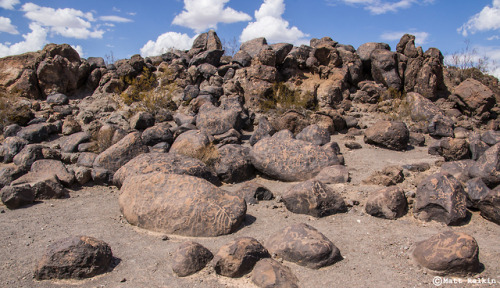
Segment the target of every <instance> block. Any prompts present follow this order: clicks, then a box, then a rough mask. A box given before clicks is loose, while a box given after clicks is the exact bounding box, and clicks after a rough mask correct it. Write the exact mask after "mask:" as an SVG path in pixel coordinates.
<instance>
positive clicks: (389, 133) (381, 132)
mask: <svg viewBox="0 0 500 288" xmlns="http://www.w3.org/2000/svg"><path fill="white" fill-rule="evenodd" d="M409 140H410V131H409V130H408V127H406V124H405V123H403V122H391V121H379V122H377V123H375V124H374V125H373V126H371V127H370V128H368V129H366V131H365V138H364V141H365V143H367V144H372V145H376V146H380V147H383V148H387V149H391V150H398V151H402V150H406V148H407V146H408V141H409Z"/></svg>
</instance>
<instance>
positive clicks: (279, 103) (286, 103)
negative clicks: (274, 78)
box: [260, 82, 317, 111]
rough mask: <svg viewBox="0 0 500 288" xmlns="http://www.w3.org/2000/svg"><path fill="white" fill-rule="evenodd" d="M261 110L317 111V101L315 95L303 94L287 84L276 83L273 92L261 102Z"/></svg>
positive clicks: (307, 92)
mask: <svg viewBox="0 0 500 288" xmlns="http://www.w3.org/2000/svg"><path fill="white" fill-rule="evenodd" d="M260 108H261V109H262V110H264V111H269V110H271V109H278V110H281V111H285V110H289V109H297V110H306V109H307V110H316V109H317V101H316V98H315V97H314V94H313V93H311V92H309V91H306V92H304V93H303V92H302V91H301V90H300V89H291V88H290V87H289V86H288V85H286V84H285V83H283V82H277V83H274V85H273V88H272V92H271V93H270V94H269V95H266V96H265V97H264V99H262V101H261V102H260Z"/></svg>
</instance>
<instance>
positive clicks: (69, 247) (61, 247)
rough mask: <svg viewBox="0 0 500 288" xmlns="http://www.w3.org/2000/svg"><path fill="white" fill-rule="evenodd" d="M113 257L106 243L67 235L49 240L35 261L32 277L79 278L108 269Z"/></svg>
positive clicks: (43, 278) (88, 276)
mask: <svg viewBox="0 0 500 288" xmlns="http://www.w3.org/2000/svg"><path fill="white" fill-rule="evenodd" d="M112 260H113V254H112V252H111V248H110V247H109V245H108V244H107V243H105V242H103V241H101V240H98V239H96V238H93V237H88V236H73V237H68V238H65V239H62V240H59V241H56V242H55V243H53V244H51V245H50V246H49V247H48V249H47V251H46V252H45V254H44V255H43V257H42V258H41V259H40V261H38V264H37V267H36V270H35V279H37V280H49V279H82V278H90V277H94V276H96V275H99V274H102V273H105V272H107V271H108V269H109V268H110V265H111V261H112Z"/></svg>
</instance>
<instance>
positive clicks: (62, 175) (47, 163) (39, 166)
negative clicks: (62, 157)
mask: <svg viewBox="0 0 500 288" xmlns="http://www.w3.org/2000/svg"><path fill="white" fill-rule="evenodd" d="M31 172H32V173H48V172H50V173H54V174H56V176H57V179H59V181H61V183H62V184H63V185H64V186H66V187H69V186H71V184H73V182H74V181H75V175H74V174H73V173H71V172H69V171H68V169H66V166H64V164H63V163H62V162H61V161H58V160H50V159H42V160H38V161H35V162H34V163H33V165H31Z"/></svg>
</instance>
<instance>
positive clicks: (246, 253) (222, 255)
mask: <svg viewBox="0 0 500 288" xmlns="http://www.w3.org/2000/svg"><path fill="white" fill-rule="evenodd" d="M270 256H271V255H269V252H267V249H266V248H264V246H262V244H260V242H259V241H257V240H256V239H254V238H251V237H240V238H236V239H235V240H233V241H231V242H229V243H227V244H226V245H224V246H222V247H221V248H220V249H219V252H217V254H216V255H215V257H214V263H215V264H214V268H215V272H216V273H217V274H220V275H222V276H226V277H231V278H237V277H241V276H243V275H245V274H247V273H248V272H250V271H252V268H253V267H254V265H255V263H257V261H259V260H260V259H262V258H269V257H270Z"/></svg>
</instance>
